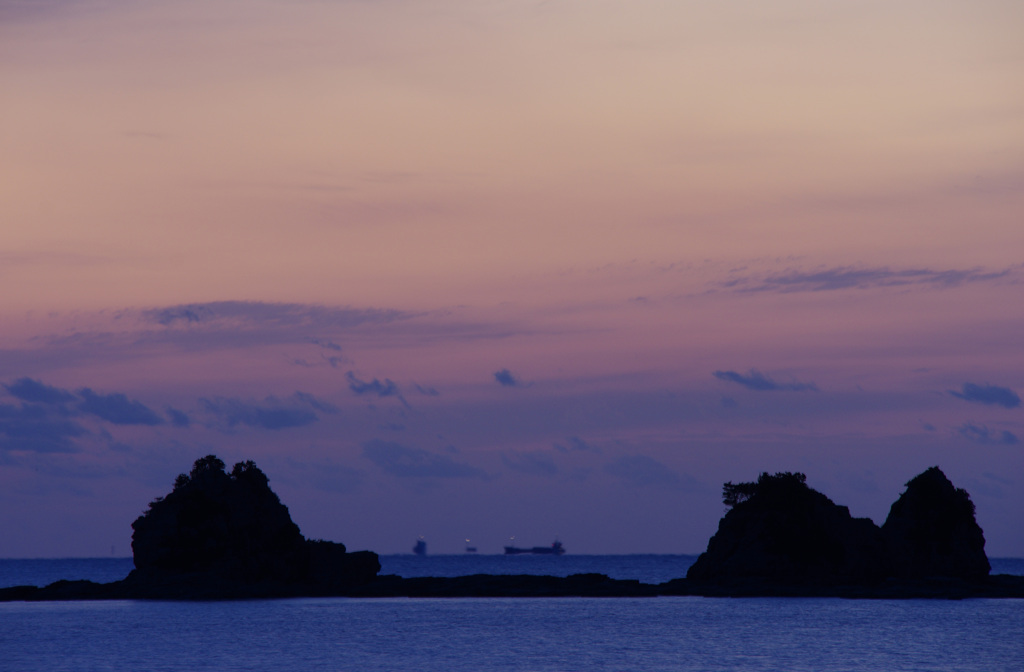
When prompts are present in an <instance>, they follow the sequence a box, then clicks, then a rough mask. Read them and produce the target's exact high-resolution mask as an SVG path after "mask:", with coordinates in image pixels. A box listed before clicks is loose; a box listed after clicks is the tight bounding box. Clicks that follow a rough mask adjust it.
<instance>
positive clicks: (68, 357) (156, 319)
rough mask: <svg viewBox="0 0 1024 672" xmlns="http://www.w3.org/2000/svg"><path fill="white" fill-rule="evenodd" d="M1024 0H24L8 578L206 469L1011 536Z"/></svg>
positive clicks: (120, 544) (457, 518) (386, 512)
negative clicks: (918, 496) (903, 518)
mask: <svg viewBox="0 0 1024 672" xmlns="http://www.w3.org/2000/svg"><path fill="white" fill-rule="evenodd" d="M1021 34H1024V5H1022V4H1021V3H1019V2H1015V1H1010V0H973V1H971V2H952V1H951V2H934V1H932V0H929V1H928V2H925V1H924V0H908V1H907V2H900V3H891V2H881V1H873V0H867V1H858V2H853V1H847V0H839V1H837V2H828V3H822V2H811V1H809V0H780V1H779V2H773V3H764V2H755V1H752V0H747V1H744V0H737V1H736V2H728V3H724V2H704V1H686V0H630V1H629V2H625V1H623V0H587V1H586V2H584V1H583V0H546V1H533V2H527V1H525V0H522V1H513V0H417V1H415V2H413V1H412V0H304V1H303V0H300V1H295V0H288V1H287V2H286V1H284V0H244V1H242V0H204V1H199V0H161V1H160V2H155V1H152V0H143V1H132V2H129V1H128V0H45V1H33V2H30V1H28V0H0V90H2V93H0V96H2V105H0V157H2V158H0V287H2V291H0V557H90V556H109V555H111V554H113V555H118V556H127V555H130V553H131V549H130V544H131V522H132V521H133V520H134V519H135V518H136V517H137V516H138V515H139V514H140V513H142V511H143V510H144V509H145V508H146V505H147V504H148V502H149V501H151V500H152V499H154V498H155V497H158V496H162V495H164V494H166V493H167V492H168V491H169V490H170V488H171V486H172V484H173V482H174V479H175V476H176V475H177V474H179V473H181V472H187V471H188V470H189V469H190V467H191V464H192V462H193V461H195V460H196V459H197V458H199V457H202V456H204V455H207V454H211V453H212V454H216V455H217V456H219V457H220V458H222V459H223V460H224V461H225V462H226V463H227V464H228V466H229V467H230V465H231V464H233V463H235V462H237V461H242V460H248V459H251V460H254V461H255V462H256V463H257V465H258V466H259V467H260V468H261V469H262V470H263V471H264V472H265V473H266V474H267V475H268V477H269V479H270V484H271V487H272V488H273V489H274V490H275V492H277V493H278V495H279V496H280V497H281V499H282V501H283V502H284V503H285V504H286V505H287V506H288V507H289V509H290V511H291V514H292V517H293V519H294V520H295V522H296V523H297V524H298V525H299V527H300V528H301V530H302V531H303V533H304V534H305V535H306V536H307V537H311V538H323V539H330V540H333V541H340V542H343V543H345V544H346V545H347V546H348V547H349V548H350V549H352V550H356V549H370V550H374V551H377V552H380V553H404V552H410V551H411V548H412V545H413V543H414V542H415V540H416V539H417V538H419V537H421V536H422V537H423V538H424V539H425V540H426V541H427V543H428V548H429V550H430V552H432V553H458V552H462V550H463V547H464V545H465V544H466V540H467V539H471V540H472V544H473V545H475V546H477V547H478V548H479V549H480V552H482V553H498V552H501V546H502V545H504V544H506V543H509V540H510V539H512V538H514V539H515V542H514V543H516V544H519V545H527V546H532V545H541V544H549V543H551V542H552V541H553V540H554V539H556V538H558V539H560V540H561V541H562V542H563V543H564V544H565V547H566V549H567V550H568V552H570V553H699V552H701V551H702V550H704V549H705V548H706V545H707V540H708V538H709V537H710V536H711V535H712V534H713V533H714V531H715V530H716V529H717V525H718V521H719V519H720V517H721V515H722V513H723V511H724V506H723V504H722V502H721V487H722V483H723V482H725V481H733V482H736V481H747V480H753V479H756V478H757V476H758V474H759V473H761V472H764V471H768V472H778V471H799V472H803V473H805V474H806V475H807V482H808V484H809V485H810V486H811V487H814V488H815V489H818V490H820V491H822V492H824V493H825V494H826V495H828V496H829V497H830V498H831V499H833V501H835V502H837V503H839V504H843V505H846V506H848V507H849V508H850V511H851V514H852V515H854V516H858V517H869V518H871V519H872V520H874V521H875V522H876V523H878V524H881V523H882V522H883V521H884V520H885V516H886V515H887V513H888V509H889V506H890V505H891V504H892V502H894V501H895V500H896V498H897V497H898V496H899V494H900V493H901V492H902V491H903V488H904V485H905V483H906V482H907V481H909V480H910V479H911V478H912V477H913V476H915V475H916V474H918V473H920V472H922V471H924V470H925V469H926V468H928V467H930V466H933V465H938V466H939V467H940V468H941V469H942V470H943V471H944V472H945V473H946V474H947V476H949V478H950V479H951V480H952V481H953V483H954V484H955V485H956V486H958V487H962V488H965V489H967V490H968V492H969V493H970V494H971V497H972V499H973V501H974V503H975V505H976V507H977V516H978V521H979V523H980V524H981V526H982V528H983V529H984V531H985V536H986V540H987V546H986V550H987V552H988V554H989V555H990V556H993V557H1000V556H1018V557H1019V556H1024V534H1022V533H1021V530H1024V406H1022V403H1021V396H1020V395H1021V394H1024V348H1022V345H1021V344H1022V336H1024V284H1022V282H1024V87H1022V86H1021V85H1020V83H1021V82H1022V81H1024V42H1022V41H1021V40H1020V35H1021Z"/></svg>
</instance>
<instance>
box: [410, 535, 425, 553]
mask: <svg viewBox="0 0 1024 672" xmlns="http://www.w3.org/2000/svg"><path fill="white" fill-rule="evenodd" d="M412 552H413V553H415V554H416V555H419V556H424V555H426V554H427V542H425V541H423V539H417V540H416V545H415V546H413V547H412Z"/></svg>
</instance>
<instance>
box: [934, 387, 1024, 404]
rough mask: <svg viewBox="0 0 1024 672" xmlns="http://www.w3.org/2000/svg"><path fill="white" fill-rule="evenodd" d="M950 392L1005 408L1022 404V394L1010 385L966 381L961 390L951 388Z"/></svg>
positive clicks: (965, 398)
mask: <svg viewBox="0 0 1024 672" xmlns="http://www.w3.org/2000/svg"><path fill="white" fill-rule="evenodd" d="M949 393H950V394H952V395H953V396H954V397H959V398H960V399H963V400H965V401H972V402H974V403H976V404H987V405H989V406H1002V407H1003V408H1017V407H1018V406H1020V396H1019V395H1018V394H1017V393H1016V392H1014V391H1013V390H1011V389H1010V388H1008V387H999V386H998V385H975V384H974V383H964V386H963V389H962V390H961V391H960V392H957V391H956V390H950V391H949Z"/></svg>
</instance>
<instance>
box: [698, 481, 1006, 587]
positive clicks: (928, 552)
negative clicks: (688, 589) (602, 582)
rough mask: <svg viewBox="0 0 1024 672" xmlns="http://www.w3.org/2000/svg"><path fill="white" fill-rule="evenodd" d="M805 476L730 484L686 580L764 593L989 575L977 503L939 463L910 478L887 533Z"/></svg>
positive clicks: (884, 528)
mask: <svg viewBox="0 0 1024 672" xmlns="http://www.w3.org/2000/svg"><path fill="white" fill-rule="evenodd" d="M806 480H807V479H806V477H805V476H804V475H803V474H799V473H789V472H784V473H777V474H774V475H771V474H767V473H763V474H761V476H760V477H759V478H758V479H757V481H755V482H749V483H736V484H734V483H732V482H729V483H726V484H725V485H724V487H723V489H722V499H723V501H724V502H725V504H726V505H727V506H729V507H730V509H729V511H728V512H727V513H726V514H725V516H724V517H723V518H722V520H721V522H720V523H719V525H718V532H716V533H715V535H714V536H713V537H712V538H711V540H710V541H709V542H708V550H707V551H706V552H704V553H703V554H701V556H700V557H699V558H698V559H697V562H695V563H694V564H693V566H692V567H691V568H690V571H689V572H688V573H687V578H688V579H691V580H693V581H696V582H699V583H705V584H708V583H713V584H719V585H733V586H738V585H744V586H748V587H751V590H753V591H755V592H756V591H757V590H760V589H761V588H764V587H765V586H774V587H777V586H801V585H803V586H838V585H861V586H863V585H869V584H878V583H879V582H881V581H883V580H889V579H892V580H911V581H914V580H919V579H932V578H936V577H941V578H943V579H961V580H967V581H976V580H979V579H984V578H985V577H986V576H988V573H989V563H988V558H986V557H985V550H984V549H985V538H984V535H983V534H982V531H981V528H980V527H979V526H978V523H977V522H976V521H975V518H974V504H973V503H971V498H970V496H969V495H968V494H967V492H966V491H965V490H963V489H958V488H955V487H953V484H952V483H950V481H949V479H947V478H946V476H945V474H943V473H942V471H940V470H939V468H938V467H932V468H930V469H928V470H926V471H925V472H924V473H922V474H920V475H918V476H916V477H914V478H913V479H912V480H911V481H910V482H909V483H907V489H906V492H904V493H903V494H902V495H901V496H900V498H899V499H898V500H897V501H896V503H895V504H893V505H892V509H891V510H890V512H889V517H888V519H887V520H886V522H885V525H884V526H883V527H882V528H881V529H879V528H878V527H877V526H876V525H875V524H874V523H873V522H872V521H871V520H869V519H867V518H853V517H851V516H850V512H849V510H848V509H847V508H846V507H845V506H838V505H836V504H834V503H833V502H832V501H831V500H830V499H829V498H828V497H826V496H825V495H823V494H821V493H820V492H817V491H815V490H813V489H811V488H810V487H808V486H807V483H806ZM758 585H759V586H760V587H761V588H758V587H757V586H758Z"/></svg>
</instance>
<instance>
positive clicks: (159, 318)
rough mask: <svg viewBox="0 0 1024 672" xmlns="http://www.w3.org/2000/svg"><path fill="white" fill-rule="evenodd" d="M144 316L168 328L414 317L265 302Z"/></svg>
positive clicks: (351, 323)
mask: <svg viewBox="0 0 1024 672" xmlns="http://www.w3.org/2000/svg"><path fill="white" fill-rule="evenodd" d="M141 315H142V317H143V319H145V320H148V321H151V322H155V323H157V324H160V325H163V326H165V327H167V326H172V325H178V324H207V325H209V324H217V325H222V326H232V325H233V326H242V325H245V324H261V325H268V324H277V325H288V326H295V325H305V326H311V327H312V326H320V327H355V326H359V325H361V324H367V323H378V324H379V323H386V322H392V321H394V320H396V319H402V318H406V317H410V316H411V314H409V313H404V312H402V311H399V310H386V309H377V308H348V307H337V306H322V305H316V304H307V303H268V302H264V301H213V302H210V303H190V304H182V305H177V306H169V307H167V308H151V309H149V310H144V311H142V313H141ZM314 342H315V343H316V344H317V345H321V346H324V347H328V348H330V349H338V350H340V346H337V344H335V343H332V342H330V341H320V340H316V341H314ZM331 346H334V347H331Z"/></svg>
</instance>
